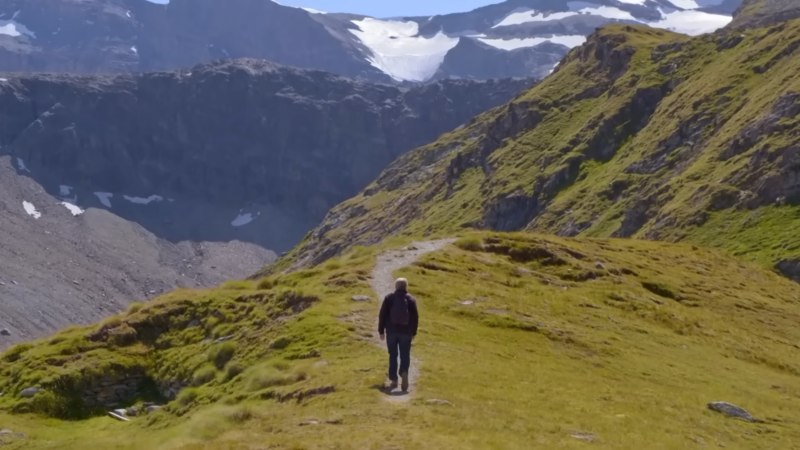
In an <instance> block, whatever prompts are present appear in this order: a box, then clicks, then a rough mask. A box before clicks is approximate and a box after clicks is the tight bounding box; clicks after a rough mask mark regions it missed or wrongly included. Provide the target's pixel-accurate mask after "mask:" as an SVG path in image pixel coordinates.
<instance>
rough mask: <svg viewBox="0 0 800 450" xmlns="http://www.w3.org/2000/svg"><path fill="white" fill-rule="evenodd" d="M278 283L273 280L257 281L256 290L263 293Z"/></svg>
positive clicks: (263, 279)
mask: <svg viewBox="0 0 800 450" xmlns="http://www.w3.org/2000/svg"><path fill="white" fill-rule="evenodd" d="M277 284H278V283H277V282H276V281H275V280H274V279H273V278H262V279H260V280H259V281H258V286H257V287H258V289H261V290H263V291H266V290H270V289H272V288H274V287H275V286H276V285H277Z"/></svg>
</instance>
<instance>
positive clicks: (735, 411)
mask: <svg viewBox="0 0 800 450" xmlns="http://www.w3.org/2000/svg"><path fill="white" fill-rule="evenodd" d="M706 407H707V408H708V409H710V410H712V411H715V412H718V413H722V414H725V415H726V416H728V417H733V418H734V419H741V420H744V421H746V422H753V423H763V422H764V421H763V420H760V419H756V418H755V417H753V416H752V415H751V414H750V413H749V412H747V410H745V409H744V408H740V407H738V406H736V405H733V404H730V403H728V402H710V403H709V404H708V405H706Z"/></svg>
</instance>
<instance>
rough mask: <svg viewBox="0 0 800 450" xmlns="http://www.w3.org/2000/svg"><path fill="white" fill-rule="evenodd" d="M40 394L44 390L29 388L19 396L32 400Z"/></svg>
mask: <svg viewBox="0 0 800 450" xmlns="http://www.w3.org/2000/svg"><path fill="white" fill-rule="evenodd" d="M39 392H42V389H40V388H35V387H29V388H25V389H23V390H22V392H20V393H19V396H20V397H22V398H32V397H34V396H35V395H36V394H38V393H39Z"/></svg>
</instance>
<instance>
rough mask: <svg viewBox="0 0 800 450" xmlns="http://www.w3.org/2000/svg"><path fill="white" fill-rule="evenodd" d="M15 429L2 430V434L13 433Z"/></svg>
mask: <svg viewBox="0 0 800 450" xmlns="http://www.w3.org/2000/svg"><path fill="white" fill-rule="evenodd" d="M11 433H13V431H11V430H0V434H11Z"/></svg>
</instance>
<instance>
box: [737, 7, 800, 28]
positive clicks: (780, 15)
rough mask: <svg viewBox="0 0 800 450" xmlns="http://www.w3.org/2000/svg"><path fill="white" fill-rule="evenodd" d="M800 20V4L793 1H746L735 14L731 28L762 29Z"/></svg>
mask: <svg viewBox="0 0 800 450" xmlns="http://www.w3.org/2000/svg"><path fill="white" fill-rule="evenodd" d="M797 18H800V3H798V2H796V1H792V0H745V1H744V2H742V4H741V5H740V6H739V8H737V10H736V11H735V12H734V20H733V22H731V24H730V27H731V28H735V29H744V28H761V27H765V26H768V25H772V24H776V23H780V22H786V21H789V20H792V19H797Z"/></svg>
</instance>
